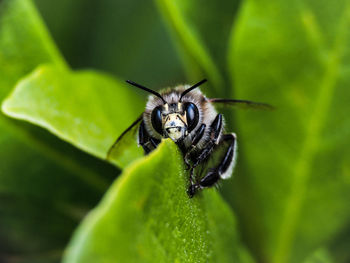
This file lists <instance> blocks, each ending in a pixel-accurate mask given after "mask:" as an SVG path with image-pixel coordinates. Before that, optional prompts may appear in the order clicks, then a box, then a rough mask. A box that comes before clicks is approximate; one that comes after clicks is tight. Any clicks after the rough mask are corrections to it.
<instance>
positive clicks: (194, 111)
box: [185, 102, 199, 132]
mask: <svg viewBox="0 0 350 263" xmlns="http://www.w3.org/2000/svg"><path fill="white" fill-rule="evenodd" d="M185 111H186V117H187V125H188V132H191V131H192V130H193V129H194V128H195V127H196V126H197V124H198V121H199V112H198V108H197V106H196V105H194V104H193V103H192V102H189V103H186V104H185Z"/></svg>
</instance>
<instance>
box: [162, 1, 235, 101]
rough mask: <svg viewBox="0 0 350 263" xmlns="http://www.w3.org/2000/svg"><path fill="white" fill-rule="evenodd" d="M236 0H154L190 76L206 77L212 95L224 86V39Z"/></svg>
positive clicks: (225, 61)
mask: <svg viewBox="0 0 350 263" xmlns="http://www.w3.org/2000/svg"><path fill="white" fill-rule="evenodd" d="M238 2H239V1H228V0H220V1H203V0H195V1H186V0H177V1H170V0H157V1H156V3H157V4H158V7H159V9H160V11H161V13H162V14H163V16H164V18H165V20H166V22H167V23H168V24H169V28H170V30H171V32H172V33H173V35H174V39H175V41H176V42H177V45H178V47H179V49H180V51H181V52H180V54H181V55H182V58H183V60H184V62H185V63H184V64H185V67H186V69H187V71H188V73H189V75H190V76H191V79H193V80H199V79H200V78H203V77H207V78H208V79H209V80H210V82H211V83H212V84H213V87H214V89H215V90H216V91H217V92H216V95H218V94H220V93H221V95H222V94H223V90H224V74H225V73H226V71H227V70H226V68H227V60H226V51H227V42H228V39H229V35H230V31H231V26H232V23H233V17H234V14H235V11H236V9H237V6H238ZM218 27H219V28H218ZM212 95H213V94H212Z"/></svg>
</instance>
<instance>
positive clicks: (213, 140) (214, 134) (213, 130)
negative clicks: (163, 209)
mask: <svg viewBox="0 0 350 263" xmlns="http://www.w3.org/2000/svg"><path fill="white" fill-rule="evenodd" d="M204 130H205V127H204V128H203V133H202V135H201V137H203V134H204ZM221 132H222V114H218V115H217V116H216V117H215V119H214V121H213V122H212V124H211V125H210V134H209V136H210V141H209V142H208V143H207V145H206V146H205V148H204V149H202V151H200V152H198V153H195V154H194V155H193V154H192V152H189V156H187V155H186V156H185V162H186V160H187V159H186V157H187V158H188V159H192V160H193V161H194V162H193V165H192V166H191V175H190V181H191V184H190V187H189V189H188V191H187V192H188V194H189V196H190V197H193V195H194V194H195V192H196V191H197V189H198V188H200V183H193V180H192V175H193V169H194V168H195V167H197V166H198V165H199V164H200V163H201V162H203V161H204V160H205V159H207V158H208V156H210V153H211V152H212V151H213V149H214V146H215V145H217V144H218V141H219V139H220V134H221ZM195 139H196V141H197V138H196V136H195ZM199 140H200V138H199V139H198V141H199ZM193 141H195V140H193ZM198 141H197V142H196V144H197V143H198ZM186 164H187V163H186Z"/></svg>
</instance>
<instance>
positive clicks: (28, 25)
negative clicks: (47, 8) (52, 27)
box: [0, 0, 66, 99]
mask: <svg viewBox="0 0 350 263" xmlns="http://www.w3.org/2000/svg"><path fill="white" fill-rule="evenodd" d="M49 62H54V63H55V64H56V65H57V66H61V67H65V66H66V65H65V62H64V60H63V58H62V57H61V55H60V54H59V52H58V51H57V49H56V47H55V46H54V44H53V42H52V40H51V38H50V36H49V35H48V33H47V31H46V28H45V26H44V24H43V23H42V21H41V19H40V17H39V15H38V13H37V12H36V10H35V8H34V6H33V5H32V3H31V1H28V0H23V1H21V0H3V1H1V2H0V87H1V89H0V98H1V99H2V98H3V97H4V96H5V95H6V94H7V93H8V92H9V91H10V89H12V86H13V85H14V82H16V81H17V80H18V79H19V78H20V77H22V76H23V75H25V74H28V73H29V72H31V71H32V70H33V69H34V68H35V67H36V66H37V65H38V64H41V63H49Z"/></svg>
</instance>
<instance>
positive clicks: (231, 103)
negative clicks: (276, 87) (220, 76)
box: [208, 98, 274, 110]
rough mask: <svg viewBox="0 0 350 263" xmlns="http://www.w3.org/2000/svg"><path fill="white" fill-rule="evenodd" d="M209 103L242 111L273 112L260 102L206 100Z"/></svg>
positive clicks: (271, 107)
mask: <svg viewBox="0 0 350 263" xmlns="http://www.w3.org/2000/svg"><path fill="white" fill-rule="evenodd" d="M208 101H209V102H211V103H213V104H214V105H218V106H219V105H222V106H233V107H237V108H243V109H257V110H273V109H274V107H273V106H271V105H269V104H266V103H261V102H254V101H250V100H233V99H217V98H213V99H208Z"/></svg>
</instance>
